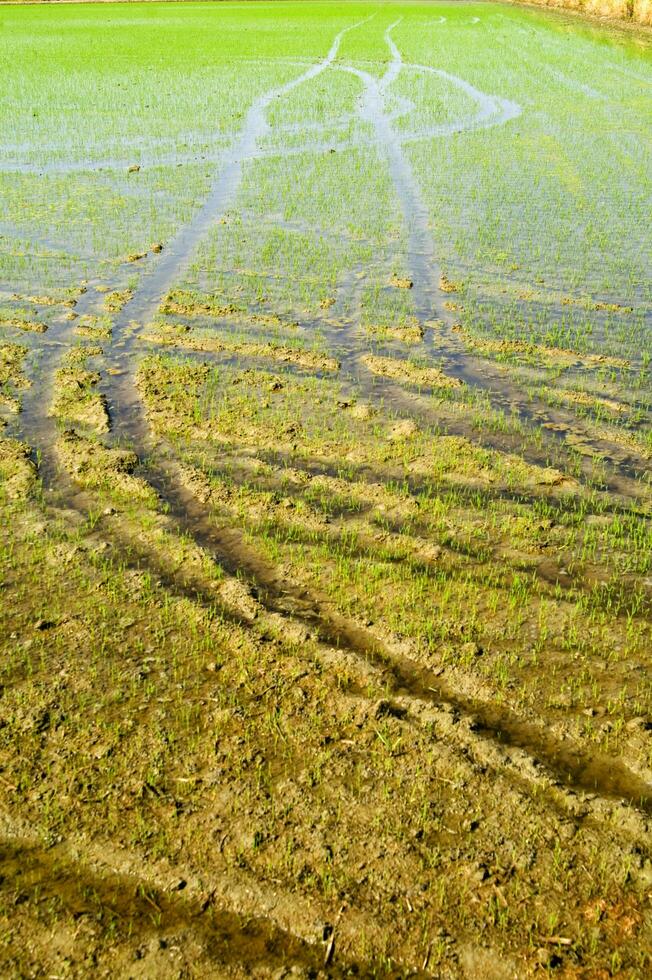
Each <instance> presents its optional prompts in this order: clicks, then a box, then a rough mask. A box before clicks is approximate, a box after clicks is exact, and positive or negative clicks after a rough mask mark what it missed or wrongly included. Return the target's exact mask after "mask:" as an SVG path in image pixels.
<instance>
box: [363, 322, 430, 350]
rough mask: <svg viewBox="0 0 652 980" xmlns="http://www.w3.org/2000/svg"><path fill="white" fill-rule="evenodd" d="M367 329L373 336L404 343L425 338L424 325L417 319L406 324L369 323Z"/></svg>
mask: <svg viewBox="0 0 652 980" xmlns="http://www.w3.org/2000/svg"><path fill="white" fill-rule="evenodd" d="M365 331H366V333H368V334H369V335H370V336H371V337H377V338H379V339H385V338H388V339H390V340H400V341H401V343H403V344H418V343H420V342H421V341H422V340H423V327H422V326H421V324H420V323H419V322H418V321H417V320H416V319H415V320H414V322H410V323H405V324H385V323H368V324H367V325H366V326H365Z"/></svg>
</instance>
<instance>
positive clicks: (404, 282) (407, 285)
mask: <svg viewBox="0 0 652 980" xmlns="http://www.w3.org/2000/svg"><path fill="white" fill-rule="evenodd" d="M389 284H390V286H393V287H394V289H412V287H413V286H414V282H413V281H412V279H407V278H405V277H403V276H397V275H393V276H391V277H390V280H389Z"/></svg>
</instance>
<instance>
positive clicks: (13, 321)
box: [0, 317, 48, 333]
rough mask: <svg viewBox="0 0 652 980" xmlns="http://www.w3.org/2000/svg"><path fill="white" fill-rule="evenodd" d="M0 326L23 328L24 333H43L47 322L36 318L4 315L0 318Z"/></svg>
mask: <svg viewBox="0 0 652 980" xmlns="http://www.w3.org/2000/svg"><path fill="white" fill-rule="evenodd" d="M0 327H13V328H14V329H15V330H24V331H25V332H26V333H45V331H46V330H47V328H48V325H47V323H42V322H40V321H38V320H23V319H21V318H20V317H4V318H3V319H0Z"/></svg>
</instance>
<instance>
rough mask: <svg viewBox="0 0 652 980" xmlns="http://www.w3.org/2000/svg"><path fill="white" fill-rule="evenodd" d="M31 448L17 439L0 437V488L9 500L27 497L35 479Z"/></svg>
mask: <svg viewBox="0 0 652 980" xmlns="http://www.w3.org/2000/svg"><path fill="white" fill-rule="evenodd" d="M30 457H31V449H30V447H29V446H28V445H27V444H26V443H24V442H19V441H18V440H17V439H0V488H2V490H3V491H4V492H5V493H6V495H7V496H8V497H9V499H10V500H19V499H21V498H23V497H27V496H28V495H29V493H30V491H31V490H32V488H33V487H34V483H35V481H36V466H35V465H34V463H33V462H32V460H31V458H30Z"/></svg>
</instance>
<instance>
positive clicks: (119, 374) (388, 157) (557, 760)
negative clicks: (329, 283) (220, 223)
mask: <svg viewBox="0 0 652 980" xmlns="http://www.w3.org/2000/svg"><path fill="white" fill-rule="evenodd" d="M397 23H398V22H397ZM356 26H358V25H352V26H351V27H349V28H346V29H345V30H344V31H342V32H340V33H339V34H338V35H337V37H336V38H335V40H334V42H333V44H332V46H331V49H330V51H329V52H328V55H327V56H326V57H325V58H324V59H323V60H322V61H321V62H319V63H317V64H315V65H313V66H311V67H310V68H308V69H307V70H306V71H305V72H304V73H303V74H302V75H300V76H298V77H297V78H296V79H294V80H292V81H290V82H288V83H287V84H286V85H284V86H281V87H280V88H278V89H275V90H273V91H271V92H268V93H266V94H265V95H264V96H262V97H261V98H260V99H258V100H257V101H256V102H255V103H254V105H253V106H252V107H251V108H250V110H249V112H248V114H247V118H246V122H245V125H244V127H243V130H242V132H241V135H240V137H239V139H238V141H237V143H236V145H235V147H234V148H233V149H232V150H231V151H230V152H229V153H228V154H227V159H226V162H225V163H224V165H223V166H222V167H221V169H220V171H219V174H218V175H217V177H216V180H215V182H214V185H213V188H212V190H211V193H210V195H209V197H208V199H207V200H206V202H205V203H204V205H203V206H202V207H201V208H200V209H199V211H198V212H197V213H196V215H195V217H194V219H193V220H192V221H191V222H190V224H189V225H187V226H186V227H185V228H184V229H183V230H182V231H181V232H180V233H179V235H178V236H177V238H176V239H175V240H174V241H173V242H171V243H170V245H169V246H168V248H166V250H165V252H164V253H163V255H162V257H161V258H160V259H159V260H158V262H157V264H156V266H155V268H154V269H153V271H152V272H151V273H145V275H144V276H143V279H142V281H141V284H140V286H139V287H138V289H137V290H136V292H135V295H134V296H133V298H132V299H131V300H129V302H127V304H126V305H125V307H124V309H123V310H122V312H121V313H120V315H119V316H118V317H117V318H116V320H115V323H114V334H113V341H112V344H111V348H110V351H109V353H108V355H107V357H106V363H107V364H108V367H109V371H108V374H107V375H106V378H107V379H108V380H107V381H106V382H105V385H104V390H105V393H106V397H107V400H108V402H109V408H110V412H111V421H112V428H113V438H114V439H117V440H118V441H122V442H128V443H129V444H131V445H132V446H133V448H134V450H135V451H136V453H137V454H138V456H139V457H140V459H141V463H142V466H141V471H140V472H141V474H142V475H143V476H144V477H145V478H146V479H147V481H148V482H149V484H150V485H151V486H152V487H154V489H155V490H156V491H157V493H158V494H159V496H160V498H161V500H162V501H163V502H164V503H165V504H166V505H167V507H168V508H169V511H170V513H171V515H172V517H173V518H174V520H175V522H176V526H177V528H178V529H179V530H180V531H183V532H186V533H188V534H190V535H191V536H192V538H193V539H194V540H195V542H196V543H197V544H198V545H199V546H201V547H202V548H203V549H205V550H206V551H207V552H208V553H210V554H211V555H212V556H213V557H214V558H215V559H216V560H217V561H218V563H219V564H220V565H221V566H222V567H224V568H225V569H226V570H227V571H228V572H230V573H231V574H234V575H244V576H245V577H246V579H247V580H248V581H249V582H250V583H251V585H252V586H253V587H254V588H255V589H256V590H257V597H258V599H259V601H260V602H261V603H262V605H263V606H264V607H265V608H266V609H268V610H269V611H271V612H274V613H280V614H287V613H291V615H292V616H295V617H297V618H299V619H301V620H304V621H305V622H306V623H307V624H308V625H310V626H311V627H313V628H315V629H316V630H317V632H318V635H319V638H320V639H321V640H323V641H324V642H326V643H330V644H332V645H334V646H338V647H341V648H343V649H345V650H347V651H349V652H351V653H352V654H354V655H355V656H357V657H360V658H364V659H365V660H371V661H373V662H374V663H376V664H377V665H378V666H380V667H382V668H383V669H384V670H386V671H388V672H389V674H390V675H391V677H392V678H393V687H394V691H395V693H396V694H397V695H400V694H406V695H409V696H410V697H414V698H419V699H422V700H425V701H430V702H434V703H437V702H444V703H445V704H447V705H449V706H450V707H452V708H453V709H454V710H455V711H457V712H459V713H460V714H461V715H463V716H464V717H467V718H469V719H471V720H473V724H474V725H475V727H476V730H477V731H478V733H479V734H481V735H482V736H483V737H486V738H487V739H490V740H494V741H497V742H504V743H508V744H510V745H514V746H517V747H519V748H522V749H524V750H525V751H527V752H528V753H529V754H530V755H531V756H532V757H533V758H535V759H539V760H540V761H542V762H543V763H544V764H545V765H547V766H548V767H549V768H550V769H551V771H552V772H553V773H555V774H556V776H557V777H558V779H559V780H560V781H561V782H562V783H564V784H565V785H566V786H570V787H575V788H579V789H584V790H587V791H591V792H597V793H600V794H601V795H603V796H604V797H609V798H613V797H617V798H622V799H625V800H627V801H628V802H631V803H633V804H634V805H636V806H638V807H641V808H642V809H643V810H645V811H646V812H649V813H652V794H650V791H649V787H647V786H646V785H645V783H644V782H643V781H642V780H640V779H638V778H637V777H635V776H634V775H633V774H632V773H630V772H629V771H628V770H627V769H626V768H625V767H624V766H621V765H619V764H618V763H616V762H614V761H612V760H607V759H605V758H602V757H597V756H591V755H589V754H587V753H584V752H582V751H580V750H579V749H577V750H576V749H575V748H573V749H568V748H566V747H565V746H564V745H563V744H561V743H560V742H559V741H557V740H556V739H555V738H554V737H552V736H551V735H547V734H545V733H544V732H542V730H541V728H540V727H539V726H536V725H534V724H529V723H527V722H524V721H522V720H521V719H519V718H518V717H517V716H516V715H515V714H514V713H513V712H511V711H510V710H508V709H505V708H502V707H499V706H497V705H486V704H483V703H481V702H479V701H477V700H474V699H471V698H466V697H463V696H461V695H460V694H458V693H457V692H455V691H453V690H452V689H450V688H449V687H448V686H447V685H446V683H445V681H443V680H442V679H441V677H440V676H439V675H438V674H437V673H435V672H434V671H432V670H429V669H427V668H424V667H422V666H420V665H419V664H417V663H415V662H414V661H413V660H411V659H410V658H407V657H404V656H401V655H400V654H398V653H397V652H395V651H393V650H392V649H391V648H390V646H389V645H387V644H386V643H384V642H383V641H382V640H381V639H379V638H378V637H376V636H374V635H373V633H372V632H370V631H369V630H367V629H365V628H362V627H360V626H358V625H356V624H355V623H353V622H352V621H350V620H347V619H346V618H345V617H342V616H340V615H338V614H337V613H335V612H334V611H333V609H332V606H331V604H330V603H329V602H328V600H327V599H326V598H324V597H322V596H319V595H316V594H312V593H310V592H308V591H307V590H305V589H304V588H302V587H299V586H295V585H293V584H292V583H288V582H286V581H284V582H280V581H279V573H278V570H276V569H275V568H273V567H271V566H268V565H266V564H265V563H263V562H261V561H259V560H258V559H257V557H256V556H255V554H254V552H253V551H252V550H251V549H249V548H247V546H246V545H245V544H244V542H243V538H242V535H240V534H239V533H237V532H235V533H234V532H233V531H232V530H230V529H220V528H218V527H216V526H215V524H214V522H213V521H212V520H211V518H210V515H209V514H207V512H206V509H205V507H204V506H203V505H202V504H201V503H200V502H199V501H198V500H197V499H196V498H195V497H193V495H192V494H191V493H189V492H188V491H187V490H186V489H185V488H184V487H183V485H182V483H181V482H180V480H179V478H178V474H177V472H176V470H175V464H174V463H173V462H171V461H166V459H165V458H164V457H163V458H162V457H161V454H160V452H159V449H158V447H157V446H155V444H154V443H153V442H152V438H151V434H150V432H149V428H148V425H147V423H146V421H145V419H144V416H143V407H142V403H141V402H140V399H139V396H138V393H137V390H136V387H135V384H134V376H135V365H134V357H133V349H132V339H133V336H137V330H136V332H135V333H134V334H133V336H130V333H129V330H130V325H131V324H132V322H141V323H142V322H143V321H145V320H146V319H147V318H148V317H150V316H151V315H152V314H154V313H155V312H156V311H157V310H158V308H159V306H160V304H161V301H162V299H163V298H164V296H165V295H166V294H167V292H168V291H169V290H170V288H172V287H173V286H174V285H175V283H177V281H178V280H179V279H180V277H181V276H182V275H183V272H184V271H185V269H186V268H187V266H188V264H189V262H190V260H191V257H192V254H193V252H194V250H195V248H196V246H197V244H198V243H199V242H200V241H201V240H202V239H203V238H204V236H205V235H206V233H207V231H208V230H209V228H210V227H211V226H212V224H213V223H214V222H215V220H216V219H217V218H218V217H219V216H220V215H221V214H222V213H223V212H224V211H225V210H226V209H227V208H228V207H229V206H230V205H231V203H232V202H233V201H234V200H235V197H236V194H237V192H238V189H239V186H240V182H241V178H242V171H243V166H244V165H245V163H246V161H247V160H250V159H252V158H253V157H254V156H255V155H256V152H257V142H258V140H259V139H260V137H261V136H262V135H263V134H264V133H265V132H266V131H267V122H266V116H265V113H266V110H267V108H268V107H269V106H270V104H271V103H272V100H273V99H275V98H276V97H277V96H282V95H284V94H287V93H289V92H290V91H291V90H292V89H293V88H295V87H296V86H298V85H300V84H302V83H304V82H307V81H309V80H311V79H314V78H315V77H316V76H317V75H318V74H319V73H320V72H323V71H324V70H326V69H327V68H329V67H330V66H332V64H333V62H334V60H335V58H336V56H337V53H338V50H339V46H340V42H341V39H342V37H343V36H344V34H345V33H346V32H347V31H349V30H352V29H353V28H354V27H356ZM395 26H396V24H394V25H391V26H390V27H389V28H388V29H387V31H386V32H385V40H386V43H387V45H388V47H389V50H390V52H391V55H392V61H391V63H390V67H389V68H388V70H387V72H386V73H385V75H384V76H383V77H382V78H381V79H376V78H375V77H373V76H372V75H370V74H369V73H368V72H365V71H363V70H361V69H358V68H356V67H352V66H346V65H341V66H338V68H341V70H344V71H347V72H350V73H352V74H354V75H355V76H356V77H358V78H359V79H360V80H361V81H362V82H363V85H364V93H363V96H362V101H361V105H360V116H361V118H362V119H363V120H365V121H366V122H368V123H370V124H371V125H372V127H373V130H374V133H375V138H376V144H377V148H378V151H379V154H380V156H381V158H383V159H384V160H385V161H386V163H387V166H388V168H389V172H390V175H391V179H392V184H393V187H394V190H395V193H396V195H397V197H398V199H399V202H400V205H401V209H402V212H403V217H404V222H405V226H406V228H407V229H408V265H409V268H410V272H411V274H412V276H413V278H414V297H415V306H416V314H417V317H418V319H419V320H420V321H421V322H425V321H426V320H429V319H431V318H432V316H433V311H434V312H435V315H436V316H437V317H438V318H439V319H440V320H441V321H442V323H443V324H444V325H445V327H446V331H444V345H443V346H444V348H445V347H446V343H448V345H449V346H450V348H452V349H459V345H458V344H457V343H456V342H455V340H454V337H453V336H451V333H450V328H451V326H452V324H453V317H452V316H451V314H450V313H449V311H447V310H446V309H445V308H444V306H443V302H442V298H441V293H440V291H439V288H438V283H439V280H440V276H441V270H440V268H439V265H438V263H437V257H436V254H435V248H434V243H433V239H432V234H431V231H430V228H429V223H428V217H427V210H426V208H425V206H424V203H423V201H422V199H421V195H420V192H419V188H418V184H417V181H416V179H415V176H414V173H413V171H412V168H411V166H410V163H409V161H408V159H407V157H406V155H405V153H404V152H403V147H402V143H401V140H400V139H399V138H398V137H397V135H396V133H395V131H394V129H393V126H392V121H391V118H390V115H389V114H388V112H387V109H386V105H385V102H386V93H387V89H388V88H389V86H390V85H391V83H392V82H393V81H394V80H395V79H396V78H397V77H398V75H399V73H400V71H401V69H402V66H403V62H402V58H401V55H400V52H399V50H398V48H397V46H396V44H395V43H394V41H393V40H392V37H391V32H392V29H393V28H394V27H395ZM417 67H419V68H422V67H424V66H417ZM429 70H430V69H429ZM431 70H432V71H435V73H436V74H439V75H441V76H442V77H445V78H447V79H448V80H449V81H452V82H453V83H454V84H457V85H459V86H460V87H461V88H463V89H464V90H465V91H466V92H467V94H469V95H472V96H473V97H474V98H476V99H477V100H478V101H479V104H480V107H481V111H480V114H479V117H478V119H479V120H480V121H487V120H488V119H489V118H491V117H492V114H493V115H496V105H497V103H496V102H495V100H494V101H491V100H490V99H489V97H486V99H485V97H484V96H482V93H479V92H478V90H476V89H474V88H473V87H472V86H469V85H468V84H467V83H465V82H463V81H462V80H460V79H456V78H454V77H453V76H449V75H448V74H447V73H445V72H439V71H437V70H435V69H431ZM487 100H488V101H487ZM505 111H506V112H507V111H508V110H507V109H506V108H505ZM59 339H60V340H61V341H62V343H63V341H64V339H65V338H64V337H63V335H62V337H61V338H59ZM62 349H63V348H62ZM430 350H431V351H432V350H433V344H432V343H431V344H430ZM437 352H438V353H441V350H440V349H438V351H437ZM125 361H126V365H125ZM48 367H49V369H50V372H51V373H52V368H53V367H56V358H55V359H54V360H53V361H51V362H50V364H49V365H48ZM44 398H45V396H44V393H43V391H42V390H41V391H40V392H36V391H35V392H34V394H33V396H32V402H31V403H30V404H28V405H27V406H26V412H25V417H24V418H25V421H26V423H27V425H26V426H25V427H26V429H27V435H28V438H29V439H30V441H31V442H32V444H33V445H34V446H35V447H36V448H37V449H38V451H39V453H40V455H41V472H42V475H43V477H44V482H45V483H46V485H47V484H51V485H54V486H58V488H59V489H61V490H63V491H64V493H65V492H66V491H68V490H69V483H68V482H67V481H65V478H62V477H61V475H60V473H59V472H58V467H57V466H56V460H55V459H54V456H53V446H54V442H55V435H56V425H55V423H54V421H53V420H51V419H49V417H48V416H47V411H46V410H45V409H44ZM39 399H40V403H39ZM55 474H56V475H55ZM62 479H63V480H64V482H63V483H62V482H61V481H62Z"/></svg>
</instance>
